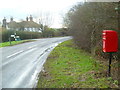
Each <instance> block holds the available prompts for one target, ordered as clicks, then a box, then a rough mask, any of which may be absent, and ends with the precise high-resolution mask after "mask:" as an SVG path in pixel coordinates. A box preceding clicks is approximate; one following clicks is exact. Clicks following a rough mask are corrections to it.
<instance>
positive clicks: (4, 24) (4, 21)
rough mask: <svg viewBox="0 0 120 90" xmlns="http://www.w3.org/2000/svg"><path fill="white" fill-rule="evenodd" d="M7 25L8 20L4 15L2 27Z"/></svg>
mask: <svg viewBox="0 0 120 90" xmlns="http://www.w3.org/2000/svg"><path fill="white" fill-rule="evenodd" d="M6 25H7V20H6V18H5V17H4V19H3V24H2V27H4V28H6Z"/></svg>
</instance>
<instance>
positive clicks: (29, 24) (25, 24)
mask: <svg viewBox="0 0 120 90" xmlns="http://www.w3.org/2000/svg"><path fill="white" fill-rule="evenodd" d="M19 24H20V25H21V26H23V27H24V28H40V25H39V24H37V23H36V22H34V21H22V22H20V23H19Z"/></svg>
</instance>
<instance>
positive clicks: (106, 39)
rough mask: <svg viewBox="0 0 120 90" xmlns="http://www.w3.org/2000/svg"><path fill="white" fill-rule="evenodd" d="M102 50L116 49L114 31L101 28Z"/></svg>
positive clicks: (116, 38)
mask: <svg viewBox="0 0 120 90" xmlns="http://www.w3.org/2000/svg"><path fill="white" fill-rule="evenodd" d="M102 34H103V52H117V51H118V35H117V32H116V31H112V30H103V33H102Z"/></svg>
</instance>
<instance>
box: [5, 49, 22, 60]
mask: <svg viewBox="0 0 120 90" xmlns="http://www.w3.org/2000/svg"><path fill="white" fill-rule="evenodd" d="M21 52H23V50H21V51H19V52H16V53H14V54H12V55H9V56H7V58H10V57H12V56H14V55H17V54H19V53H21Z"/></svg>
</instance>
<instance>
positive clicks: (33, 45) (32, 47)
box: [28, 45, 37, 49]
mask: <svg viewBox="0 0 120 90" xmlns="http://www.w3.org/2000/svg"><path fill="white" fill-rule="evenodd" d="M36 46H37V45H33V46H31V47H28V49H30V48H33V47H36Z"/></svg>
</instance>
